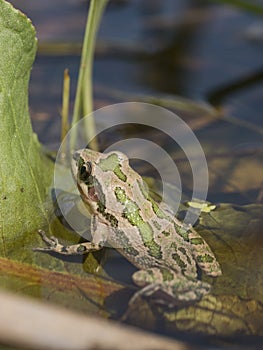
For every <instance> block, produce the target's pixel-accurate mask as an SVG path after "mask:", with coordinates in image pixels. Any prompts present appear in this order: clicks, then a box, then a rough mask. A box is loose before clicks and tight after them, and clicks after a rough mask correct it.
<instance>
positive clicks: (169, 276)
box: [160, 268, 174, 282]
mask: <svg viewBox="0 0 263 350" xmlns="http://www.w3.org/2000/svg"><path fill="white" fill-rule="evenodd" d="M160 272H161V274H162V277H163V282H167V281H172V280H173V279H174V274H173V273H172V272H171V270H169V269H165V268H160Z"/></svg>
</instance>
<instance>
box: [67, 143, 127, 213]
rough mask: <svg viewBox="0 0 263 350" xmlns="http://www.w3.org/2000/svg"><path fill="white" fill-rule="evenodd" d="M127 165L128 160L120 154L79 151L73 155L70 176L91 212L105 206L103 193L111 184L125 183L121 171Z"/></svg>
mask: <svg viewBox="0 0 263 350" xmlns="http://www.w3.org/2000/svg"><path fill="white" fill-rule="evenodd" d="M127 164H129V161H128V158H127V156H126V155H125V154H123V153H121V152H109V153H105V154H104V153H99V152H95V151H92V150H90V149H81V150H79V151H76V152H75V153H74V154H73V158H72V166H71V168H72V174H73V177H74V179H75V181H76V184H77V186H78V189H79V192H80V195H81V197H82V200H83V201H84V202H85V203H86V204H87V205H88V207H89V208H90V209H91V211H92V212H95V211H98V206H101V207H103V206H105V192H107V191H109V187H110V186H111V185H112V184H113V183H116V182H117V183H118V182H119V181H120V182H125V181H126V174H125V171H123V169H124V168H125V166H127ZM102 209H103V208H102Z"/></svg>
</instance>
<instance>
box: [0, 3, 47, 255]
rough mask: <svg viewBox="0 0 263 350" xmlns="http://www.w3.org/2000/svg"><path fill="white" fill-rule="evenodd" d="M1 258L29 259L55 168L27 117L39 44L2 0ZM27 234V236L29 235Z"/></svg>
mask: <svg viewBox="0 0 263 350" xmlns="http://www.w3.org/2000/svg"><path fill="white" fill-rule="evenodd" d="M0 8H1V11H0V52H1V60H0V134H1V139H0V149H1V153H0V178H1V183H0V195H1V197H0V255H1V256H8V257H12V258H14V257H15V258H18V259H24V255H26V254H27V253H28V252H26V251H25V249H23V247H24V246H25V245H27V243H28V242H30V240H31V237H32V236H31V235H30V234H28V232H30V231H34V230H36V229H37V228H39V227H40V226H41V225H43V223H46V222H47V214H46V211H45V208H44V205H43V203H44V202H45V201H46V200H47V193H48V192H47V190H48V187H49V186H50V183H51V176H52V169H53V165H52V163H51V161H49V160H48V159H47V158H46V157H45V156H44V154H43V153H42V150H41V147H40V144H39V142H38V140H37V137H36V135H35V134H34V133H33V131H32V126H31V122H30V118H29V114H28V82H29V77H30V70H31V67H32V64H33V61H34V58H35V54H36V47H37V41H36V37H35V29H34V27H33V26H32V24H31V22H30V20H29V19H28V18H27V17H26V16H25V15H24V14H22V13H21V12H19V11H18V10H16V9H14V8H13V7H12V6H11V5H10V4H9V3H8V2H6V1H4V0H0ZM25 233H26V234H25Z"/></svg>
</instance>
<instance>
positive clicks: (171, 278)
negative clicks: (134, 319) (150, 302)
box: [129, 267, 211, 307]
mask: <svg viewBox="0 0 263 350" xmlns="http://www.w3.org/2000/svg"><path fill="white" fill-rule="evenodd" d="M132 278H133V281H134V283H135V284H137V285H138V286H139V287H143V288H142V289H140V290H139V291H138V292H136V293H135V294H134V295H133V297H132V298H131V299H130V301H129V305H131V304H133V303H134V302H135V300H136V299H137V298H138V297H142V296H146V297H149V296H155V297H156V298H155V299H156V302H157V303H159V304H160V303H161V304H165V305H166V306H167V307H174V306H176V305H179V304H182V303H185V302H193V301H197V300H200V299H201V298H202V297H203V296H204V295H206V294H208V293H209V291H210V288H211V286H210V284H208V283H205V282H202V281H199V280H192V279H189V278H187V277H185V276H184V275H182V274H180V273H176V272H175V271H173V270H170V269H169V268H166V267H160V268H157V267H153V268H149V269H146V270H139V271H136V272H135V273H134V274H133V276H132Z"/></svg>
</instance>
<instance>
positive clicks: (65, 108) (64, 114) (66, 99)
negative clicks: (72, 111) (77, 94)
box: [60, 69, 70, 142]
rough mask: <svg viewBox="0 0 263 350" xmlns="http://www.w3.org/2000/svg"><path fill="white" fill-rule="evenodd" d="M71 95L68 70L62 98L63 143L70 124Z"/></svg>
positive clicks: (65, 72) (65, 75) (66, 70)
mask: <svg viewBox="0 0 263 350" xmlns="http://www.w3.org/2000/svg"><path fill="white" fill-rule="evenodd" d="M69 94H70V76H69V74H68V69H65V71H64V80H63V96H62V111H61V117H62V123H61V136H60V137H61V142H62V141H63V139H64V137H65V136H66V134H67V132H68V129H69V124H68V115H69Z"/></svg>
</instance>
